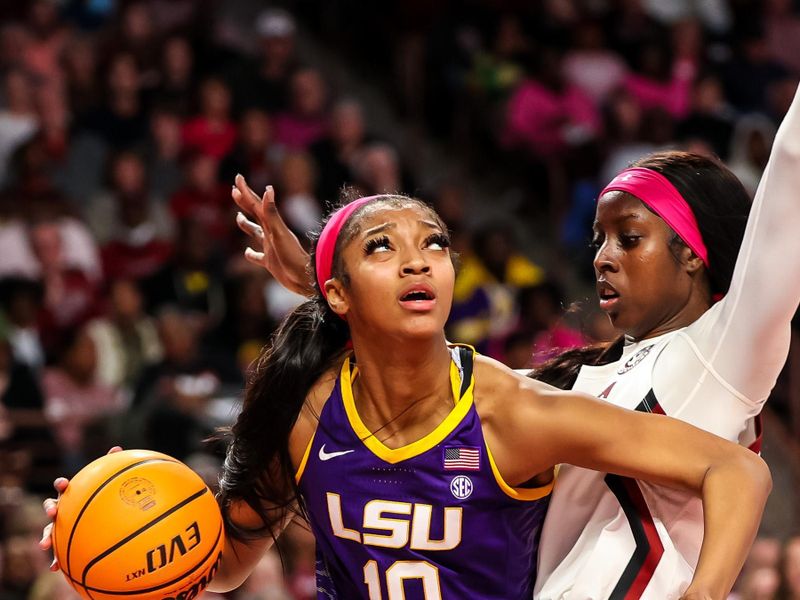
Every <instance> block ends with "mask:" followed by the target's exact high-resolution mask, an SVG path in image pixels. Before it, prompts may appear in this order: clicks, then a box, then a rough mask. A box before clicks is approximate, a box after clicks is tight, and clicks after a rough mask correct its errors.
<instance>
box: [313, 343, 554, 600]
mask: <svg viewBox="0 0 800 600" xmlns="http://www.w3.org/2000/svg"><path fill="white" fill-rule="evenodd" d="M452 355H453V361H452V364H451V370H450V377H451V382H452V384H453V393H454V398H455V399H456V403H455V406H454V408H453V410H452V411H451V413H450V414H449V415H448V417H447V418H446V419H445V420H444V421H443V422H442V423H441V424H440V425H439V426H438V427H436V429H434V430H433V431H432V432H431V433H429V434H428V435H426V436H425V437H423V438H422V439H420V440H418V441H416V442H414V443H412V444H409V445H407V446H403V447H401V448H396V449H390V448H387V447H386V446H384V445H383V444H382V443H381V442H380V441H379V440H378V439H377V438H376V437H375V436H372V435H370V432H369V431H368V430H367V428H366V426H365V425H364V423H363V422H362V421H361V418H360V417H359V416H358V413H357V411H356V408H355V403H354V402H353V393H352V387H351V383H352V379H353V377H354V376H355V375H354V374H353V373H351V368H350V361H349V360H346V361H345V363H344V365H343V367H342V372H341V376H340V377H339V379H338V381H337V383H336V385H335V386H334V389H333V391H332V392H331V396H330V398H329V399H328V401H327V402H326V403H325V405H324V407H323V409H322V413H321V414H320V418H319V424H318V426H317V431H316V433H315V434H314V437H313V439H312V440H311V442H310V443H309V446H308V448H307V450H306V452H305V455H304V457H303V461H302V463H301V464H300V467H299V468H298V471H297V479H298V483H299V486H300V491H301V493H302V496H303V499H304V501H305V504H306V507H307V509H308V514H309V518H310V521H311V527H312V529H313V531H314V535H315V537H316V539H317V554H318V565H317V589H318V598H320V599H323V598H324V599H329V598H336V599H338V600H352V599H356V598H364V599H367V600H438V599H444V600H456V599H458V600H463V599H464V598H470V599H471V600H489V599H497V600H499V599H502V600H513V599H520V600H522V599H524V600H530V598H531V597H532V590H533V580H534V577H535V568H536V551H537V547H538V540H539V532H540V528H541V524H542V521H543V519H544V515H545V511H546V510H547V502H548V499H549V493H550V489H551V488H552V484H551V485H548V486H545V487H541V488H530V489H528V488H511V487H510V486H508V485H507V484H506V483H505V482H504V481H503V480H502V478H501V476H500V474H499V472H498V471H497V468H496V466H495V464H494V459H493V458H492V455H491V453H490V451H489V448H488V447H487V445H486V441H485V440H484V438H483V431H482V430H481V422H480V418H479V417H478V413H477V411H476V410H475V406H474V403H473V397H472V390H473V388H474V378H473V376H472V350H471V349H469V348H466V347H454V348H453V350H452Z"/></svg>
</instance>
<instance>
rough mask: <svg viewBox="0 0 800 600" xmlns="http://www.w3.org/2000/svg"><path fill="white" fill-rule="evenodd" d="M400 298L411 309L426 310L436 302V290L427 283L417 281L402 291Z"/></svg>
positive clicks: (402, 303)
mask: <svg viewBox="0 0 800 600" xmlns="http://www.w3.org/2000/svg"><path fill="white" fill-rule="evenodd" d="M398 300H399V302H400V304H401V305H402V306H403V307H405V308H407V309H409V310H414V311H426V310H430V309H431V308H433V306H434V305H435V304H436V292H434V291H433V288H432V287H431V286H430V285H428V284H427V283H415V284H412V285H410V286H408V287H407V288H405V289H404V290H403V291H402V292H400V296H399V298H398Z"/></svg>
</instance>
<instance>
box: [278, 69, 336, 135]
mask: <svg viewBox="0 0 800 600" xmlns="http://www.w3.org/2000/svg"><path fill="white" fill-rule="evenodd" d="M289 86H290V88H289V89H290V96H289V109H288V110H286V111H283V112H280V113H278V114H277V115H276V116H275V141H276V142H278V143H279V144H281V145H282V146H284V147H286V148H288V149H290V150H306V149H308V148H309V147H310V146H311V145H312V144H313V143H314V142H317V141H319V140H320V139H322V138H323V137H324V136H325V133H326V129H327V127H328V89H327V84H326V83H325V80H324V79H323V77H322V74H321V73H320V72H319V71H318V70H316V69H310V68H305V69H300V70H298V71H295V72H294V74H293V75H292V77H291V80H290V84H289Z"/></svg>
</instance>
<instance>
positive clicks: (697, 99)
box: [677, 73, 736, 159]
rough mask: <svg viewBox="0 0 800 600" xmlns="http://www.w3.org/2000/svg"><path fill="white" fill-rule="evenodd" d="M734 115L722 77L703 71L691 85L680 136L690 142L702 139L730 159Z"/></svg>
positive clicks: (723, 157)
mask: <svg viewBox="0 0 800 600" xmlns="http://www.w3.org/2000/svg"><path fill="white" fill-rule="evenodd" d="M735 117H736V115H735V113H734V112H733V110H732V108H731V107H730V106H729V105H728V103H727V102H726V100H725V94H724V91H723V89H722V82H721V81H720V79H719V77H717V76H716V75H714V74H711V73H706V74H703V75H701V76H700V77H698V78H697V80H696V81H695V82H694V86H693V87H692V99H691V108H690V110H689V114H688V115H687V116H686V118H685V119H684V120H683V121H681V123H680V124H679V126H678V129H677V133H678V137H679V138H680V139H682V140H683V141H684V142H687V143H691V142H692V141H693V140H702V141H703V142H705V143H706V144H708V146H709V148H710V149H711V150H712V151H713V153H714V154H716V155H717V156H719V157H720V158H722V159H727V158H728V151H729V150H730V143H731V137H732V136H733V127H734V122H735Z"/></svg>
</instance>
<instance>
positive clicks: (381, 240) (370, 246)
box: [364, 235, 389, 255]
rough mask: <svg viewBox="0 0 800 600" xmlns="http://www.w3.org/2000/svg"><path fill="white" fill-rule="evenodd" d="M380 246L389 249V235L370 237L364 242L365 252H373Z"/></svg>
mask: <svg viewBox="0 0 800 600" xmlns="http://www.w3.org/2000/svg"><path fill="white" fill-rule="evenodd" d="M378 248H386V249H387V250H388V249H389V237H388V236H385V235H382V236H380V237H376V238H370V239H368V240H367V241H366V242H365V243H364V254H367V255H369V254H373V253H374V252H375V251H376V250H377V249H378Z"/></svg>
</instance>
